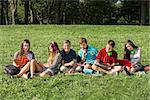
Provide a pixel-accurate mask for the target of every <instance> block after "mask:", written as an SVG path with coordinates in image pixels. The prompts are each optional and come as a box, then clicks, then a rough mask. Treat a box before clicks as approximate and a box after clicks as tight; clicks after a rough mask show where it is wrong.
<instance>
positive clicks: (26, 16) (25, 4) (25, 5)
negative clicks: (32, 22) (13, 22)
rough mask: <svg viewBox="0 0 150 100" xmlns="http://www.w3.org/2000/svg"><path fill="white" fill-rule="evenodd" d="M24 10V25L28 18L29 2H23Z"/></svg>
mask: <svg viewBox="0 0 150 100" xmlns="http://www.w3.org/2000/svg"><path fill="white" fill-rule="evenodd" d="M24 9H25V24H28V22H29V20H28V16H29V13H28V11H29V0H25V3H24Z"/></svg>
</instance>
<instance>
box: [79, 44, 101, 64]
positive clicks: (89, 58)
mask: <svg viewBox="0 0 150 100" xmlns="http://www.w3.org/2000/svg"><path fill="white" fill-rule="evenodd" d="M97 52H98V51H97V49H96V48H94V47H92V46H88V48H87V53H86V55H85V63H88V64H89V63H90V64H94V61H95V60H96V55H97ZM78 55H79V56H80V57H81V58H82V57H83V55H84V49H80V50H79V52H78Z"/></svg>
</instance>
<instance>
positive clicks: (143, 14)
mask: <svg viewBox="0 0 150 100" xmlns="http://www.w3.org/2000/svg"><path fill="white" fill-rule="evenodd" d="M145 24H146V1H141V25H145Z"/></svg>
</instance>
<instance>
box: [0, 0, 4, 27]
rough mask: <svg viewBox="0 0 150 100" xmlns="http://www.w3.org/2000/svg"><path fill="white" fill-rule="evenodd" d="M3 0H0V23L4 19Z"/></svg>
mask: <svg viewBox="0 0 150 100" xmlns="http://www.w3.org/2000/svg"><path fill="white" fill-rule="evenodd" d="M3 16H4V0H1V25H3V22H4V19H3Z"/></svg>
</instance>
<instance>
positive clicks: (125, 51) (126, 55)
mask: <svg viewBox="0 0 150 100" xmlns="http://www.w3.org/2000/svg"><path fill="white" fill-rule="evenodd" d="M127 44H129V45H131V46H132V47H133V48H134V49H135V48H136V49H137V48H138V47H137V46H136V45H135V44H134V43H133V42H132V41H131V40H127V41H126V43H125V47H124V59H128V60H130V51H129V50H128V49H127V47H126V45H127Z"/></svg>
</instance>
